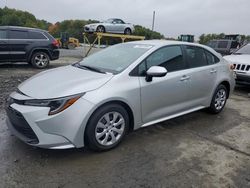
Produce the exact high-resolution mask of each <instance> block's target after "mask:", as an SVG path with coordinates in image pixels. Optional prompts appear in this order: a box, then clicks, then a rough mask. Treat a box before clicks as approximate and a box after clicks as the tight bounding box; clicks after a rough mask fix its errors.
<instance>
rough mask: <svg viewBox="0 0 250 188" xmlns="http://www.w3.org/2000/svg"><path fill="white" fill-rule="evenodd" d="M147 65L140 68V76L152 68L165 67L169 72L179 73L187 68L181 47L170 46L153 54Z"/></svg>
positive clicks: (147, 60)
mask: <svg viewBox="0 0 250 188" xmlns="http://www.w3.org/2000/svg"><path fill="white" fill-rule="evenodd" d="M145 62H146V64H144V63H143V64H141V65H140V66H139V74H142V73H143V72H145V70H147V69H149V68H150V67H152V66H162V67H165V68H166V69H167V70H168V72H173V71H178V70H182V69H184V68H185V62H184V60H183V55H182V50H181V47H180V46H168V47H164V48H161V49H159V50H157V51H156V52H154V53H153V54H151V55H150V56H149V57H148V58H147V59H146V60H145Z"/></svg>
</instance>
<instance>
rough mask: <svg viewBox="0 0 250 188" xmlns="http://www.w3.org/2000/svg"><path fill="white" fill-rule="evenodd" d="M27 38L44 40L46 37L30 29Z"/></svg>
mask: <svg viewBox="0 0 250 188" xmlns="http://www.w3.org/2000/svg"><path fill="white" fill-rule="evenodd" d="M29 39H38V40H46V39H47V38H46V37H45V36H44V34H42V33H41V32H36V31H30V32H29Z"/></svg>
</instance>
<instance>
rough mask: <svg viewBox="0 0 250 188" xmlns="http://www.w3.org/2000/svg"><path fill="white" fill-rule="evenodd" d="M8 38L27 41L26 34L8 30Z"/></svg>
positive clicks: (25, 32)
mask: <svg viewBox="0 0 250 188" xmlns="http://www.w3.org/2000/svg"><path fill="white" fill-rule="evenodd" d="M9 36H10V37H9V38H10V39H28V32H27V31H14V30H10V31H9Z"/></svg>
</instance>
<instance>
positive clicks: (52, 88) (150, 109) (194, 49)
mask: <svg viewBox="0 0 250 188" xmlns="http://www.w3.org/2000/svg"><path fill="white" fill-rule="evenodd" d="M234 84H235V80H234V77H233V71H232V70H231V69H230V68H229V65H228V62H226V60H225V59H223V58H222V56H221V55H219V54H218V53H216V52H215V51H214V50H213V49H211V48H209V47H206V46H203V45H199V44H193V43H186V42H178V41H164V40H152V41H150V40H147V41H135V42H128V43H122V44H118V45H114V46H112V47H108V48H106V49H104V50H101V51H99V52H97V53H95V54H93V55H90V56H89V57H86V58H84V59H83V60H82V61H80V62H78V63H76V64H73V65H69V66H65V67H60V68H57V69H52V70H50V71H48V72H43V73H39V74H37V75H35V76H34V77H32V78H30V79H29V80H26V81H25V82H24V83H22V84H21V85H19V86H18V90H17V91H16V92H13V93H12V94H11V95H10V98H9V99H8V102H7V108H6V110H7V115H8V118H7V125H8V126H9V129H10V130H11V131H12V132H13V134H15V135H16V136H17V137H19V138H20V139H21V140H23V141H24V142H26V143H28V144H30V145H33V146H38V147H43V148H51V149H65V148H72V147H76V148H80V147H83V146H88V147H89V148H91V149H93V150H98V151H101V150H108V149H111V148H114V147H115V146H117V145H118V144H119V143H120V142H121V141H122V139H123V138H124V136H125V135H126V134H127V133H128V132H129V131H132V130H136V129H139V128H141V127H146V126H149V125H152V124H155V123H157V122H161V121H165V120H168V119H171V118H174V117H177V116H181V115H184V114H187V113H191V112H194V111H197V110H200V109H204V108H208V109H209V111H210V112H212V113H215V114H216V113H220V112H221V111H222V110H223V108H224V106H225V104H226V101H227V99H228V97H229V95H230V93H231V92H232V91H233V89H234Z"/></svg>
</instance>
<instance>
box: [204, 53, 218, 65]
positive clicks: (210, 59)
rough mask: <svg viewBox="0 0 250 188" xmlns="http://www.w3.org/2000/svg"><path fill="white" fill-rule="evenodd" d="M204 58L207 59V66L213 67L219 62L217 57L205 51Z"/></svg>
mask: <svg viewBox="0 0 250 188" xmlns="http://www.w3.org/2000/svg"><path fill="white" fill-rule="evenodd" d="M205 54H206V57H207V63H208V64H209V65H213V64H215V63H218V62H219V61H220V60H219V58H218V57H216V56H215V55H213V54H212V53H210V52H208V51H205Z"/></svg>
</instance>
